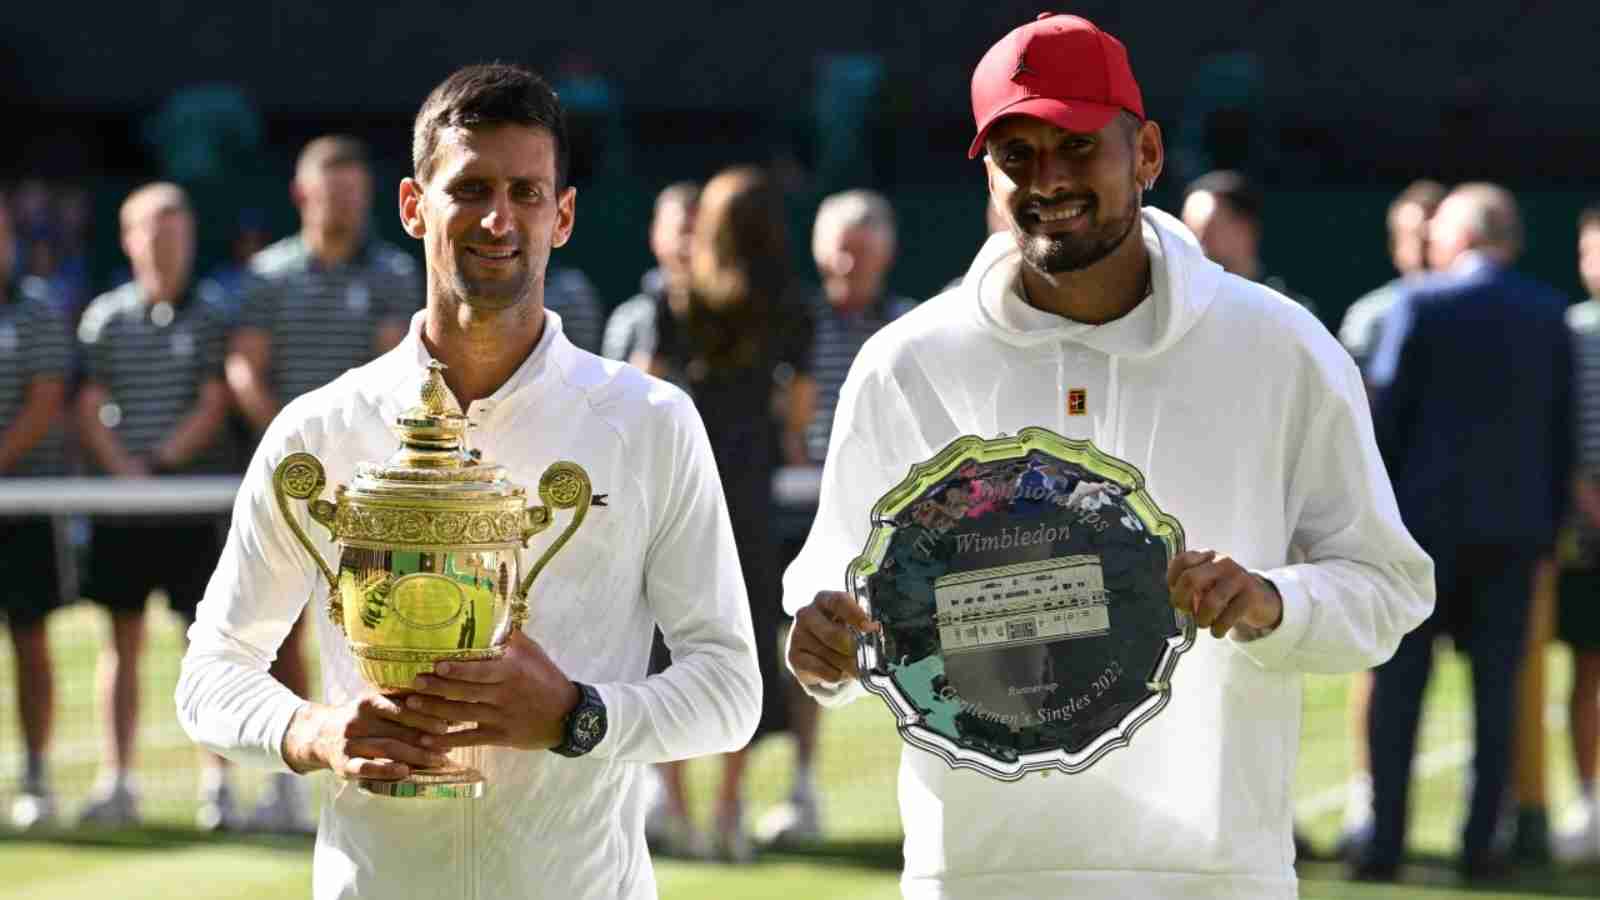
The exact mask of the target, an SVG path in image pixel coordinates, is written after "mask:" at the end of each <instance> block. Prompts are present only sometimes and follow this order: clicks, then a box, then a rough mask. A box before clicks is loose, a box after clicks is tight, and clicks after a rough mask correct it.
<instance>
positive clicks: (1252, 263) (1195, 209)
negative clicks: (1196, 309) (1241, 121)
mask: <svg viewBox="0 0 1600 900" xmlns="http://www.w3.org/2000/svg"><path fill="white" fill-rule="evenodd" d="M1263 206H1264V203H1263V201H1262V196H1261V191H1260V190H1259V189H1258V188H1257V187H1256V186H1255V185H1254V184H1252V183H1251V182H1250V180H1249V179H1248V178H1246V177H1245V176H1244V175H1242V174H1240V173H1238V172H1234V171H1230V170H1226V169H1219V170H1217V171H1215V172H1207V173H1206V174H1204V175H1202V176H1200V177H1199V178H1196V179H1195V180H1194V181H1193V182H1191V183H1190V184H1189V187H1188V189H1187V190H1185V191H1184V197H1183V216H1182V218H1183V224H1185V225H1187V226H1189V230H1190V231H1192V232H1194V236H1195V237H1196V238H1198V239H1199V241H1200V247H1201V249H1203V250H1204V251H1205V254H1206V256H1208V257H1210V258H1211V260H1212V261H1213V262H1215V263H1217V264H1218V265H1220V266H1222V267H1223V268H1224V269H1227V270H1228V271H1229V272H1232V273H1233V274H1235V275H1238V276H1239V277H1240V278H1248V279H1250V280H1251V281H1255V282H1258V283H1260V284H1264V285H1266V286H1267V287H1269V288H1272V289H1273V290H1275V291H1277V292H1278V293H1280V294H1282V295H1284V296H1285V297H1288V298H1289V299H1290V300H1293V301H1294V302H1296V303H1298V304H1300V305H1301V306H1304V307H1305V308H1306V309H1308V310H1311V311H1312V312H1313V313H1314V312H1316V311H1317V306H1316V304H1315V303H1313V302H1312V301H1311V299H1310V298H1309V297H1306V296H1304V295H1302V294H1298V293H1296V292H1294V291H1292V290H1290V289H1289V285H1288V284H1287V283H1286V282H1285V281H1284V280H1283V279H1282V278H1279V277H1278V276H1276V275H1272V274H1269V273H1268V272H1267V270H1266V269H1265V268H1264V267H1263V266H1262V263H1261V235H1262V223H1263V219H1262V209H1263Z"/></svg>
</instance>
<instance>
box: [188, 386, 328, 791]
mask: <svg viewBox="0 0 1600 900" xmlns="http://www.w3.org/2000/svg"><path fill="white" fill-rule="evenodd" d="M293 408H294V405H293V404H291V405H290V407H289V409H288V410H286V411H285V414H284V415H280V416H279V417H278V418H277V420H276V421H274V423H273V425H272V427H270V428H269V429H268V430H267V433H266V435H265V436H264V437H263V438H262V440H261V444H260V446H259V447H257V449H256V453H255V457H254V459H252V460H251V462H250V466H249V468H248V469H247V470H246V473H245V476H244V480H243V483H242V484H241V485H240V488H239V493H238V496H237V497H236V498H235V500H234V505H233V524H232V527H231V528H230V529H229V531H228V540H227V543H226V544H225V545H224V547H223V550H222V556H221V558H220V559H219V560H218V563H217V569H216V572H215V573H213V574H212V576H211V581H210V583H209V585H208V586H207V587H206V593H205V599H204V600H202V601H201V603H200V605H199V608H198V609H197V610H196V612H195V621H194V624H193V625H191V626H190V627H189V649H188V651H187V652H186V653H185V654H184V657H183V667H182V671H181V672H180V674H179V676H178V687H177V695H176V701H177V707H178V720H179V721H180V722H181V723H182V724H183V728H184V730H185V731H186V732H188V734H189V737H190V738H192V739H193V740H194V741H195V743H197V744H199V745H201V746H202V747H205V748H206V749H208V750H211V751H213V752H215V753H219V754H221V755H223V756H226V757H228V758H229V759H232V760H234V761H236V762H241V763H250V764H256V765H263V766H267V767H270V768H275V769H278V770H279V771H289V768H288V766H287V765H286V764H285V763H284V761H283V736H284V733H285V732H286V731H288V729H289V721H290V720H291V719H292V718H293V717H294V714H295V712H296V711H298V710H299V708H300V707H301V706H302V705H304V704H305V703H306V702H307V701H306V700H304V699H302V698H301V697H298V696H296V695H295V694H294V692H292V691H290V690H289V689H288V688H287V687H285V686H284V685H283V684H282V683H281V682H279V681H278V680H277V679H275V678H273V677H272V675H270V674H269V673H268V671H267V669H268V667H269V666H271V665H272V661H273V659H275V658H276V657H277V653H278V647H279V646H280V645H281V644H282V643H283V641H284V638H285V637H287V636H288V634H289V629H290V628H291V627H293V625H294V623H295V620H296V619H298V618H299V617H300V612H301V610H302V609H303V608H304V607H305V605H306V602H307V600H309V599H310V598H311V596H312V594H313V592H314V591H316V590H317V588H318V586H319V585H318V581H319V580H320V579H321V578H322V576H321V575H320V574H319V573H318V572H317V569H316V565H315V563H313V562H312V560H311V558H310V557H309V556H308V555H307V554H306V551H305V548H304V547H302V546H301V545H300V543H299V542H298V541H296V540H295V538H294V535H293V533H292V532H291V531H290V529H289V526H288V521H287V519H286V518H285V517H284V515H283V511H282V510H280V509H279V508H278V504H277V502H276V498H275V496H274V495H273V490H272V471H273V469H274V468H275V467H276V466H277V464H278V462H279V461H280V460H282V459H283V457H285V456H287V455H288V454H289V453H291V452H294V451H295V450H299V449H302V442H301V441H300V439H299V436H298V435H296V434H293V433H292V430H291V429H290V428H289V426H287V425H286V424H285V423H286V422H287V421H289V420H291V419H292V418H293V416H292V415H291V411H292V410H293ZM305 509H306V507H305V505H304V504H294V505H293V506H291V510H292V511H293V514H295V515H298V516H299V517H300V524H301V527H302V528H304V529H305V530H306V533H307V534H310V535H312V537H313V540H314V541H315V542H316V543H318V544H319V546H320V548H321V551H322V553H323V555H324V558H328V559H331V558H333V557H332V550H333V545H332V541H331V540H328V539H326V534H327V532H326V530H325V529H323V528H321V526H318V525H315V524H314V523H312V522H310V517H309V516H308V515H306V514H305ZM321 587H322V588H323V589H324V592H325V590H326V584H325V583H324V584H322V585H321Z"/></svg>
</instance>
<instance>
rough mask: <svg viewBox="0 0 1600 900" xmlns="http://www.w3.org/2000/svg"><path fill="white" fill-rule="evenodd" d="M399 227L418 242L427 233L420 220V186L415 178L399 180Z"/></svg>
mask: <svg viewBox="0 0 1600 900" xmlns="http://www.w3.org/2000/svg"><path fill="white" fill-rule="evenodd" d="M400 227H402V228H404V229H405V230H406V234H409V235H411V236H412V237H414V238H416V239H418V240H421V239H422V236H423V235H424V234H426V233H427V227H426V225H424V223H423V220H422V185H421V184H420V183H419V182H418V181H417V180H416V179H415V178H402V179H400Z"/></svg>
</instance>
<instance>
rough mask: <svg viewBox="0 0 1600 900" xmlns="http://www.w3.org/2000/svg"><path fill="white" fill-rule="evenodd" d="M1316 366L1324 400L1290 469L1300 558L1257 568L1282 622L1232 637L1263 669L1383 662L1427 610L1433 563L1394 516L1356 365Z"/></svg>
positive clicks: (1344, 361)
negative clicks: (1260, 632) (1254, 635)
mask: <svg viewBox="0 0 1600 900" xmlns="http://www.w3.org/2000/svg"><path fill="white" fill-rule="evenodd" d="M1317 371H1318V373H1319V374H1320V376H1321V378H1322V379H1323V381H1324V383H1323V384H1321V385H1319V389H1320V391H1321V392H1322V394H1323V398H1322V401H1321V404H1320V406H1319V407H1317V412H1316V413H1315V415H1313V416H1312V417H1311V419H1310V424H1309V427H1308V428H1307V430H1306V432H1305V433H1304V435H1303V436H1302V440H1301V441H1300V442H1299V444H1298V458H1297V459H1294V460H1292V461H1291V463H1290V466H1289V472H1290V473H1291V474H1290V485H1289V504H1288V512H1289V514H1290V523H1291V527H1292V546H1293V547H1294V548H1295V550H1296V551H1298V554H1299V556H1300V558H1302V559H1303V560H1304V562H1301V563H1298V564H1295V565H1287V566H1280V567H1278V568H1275V569H1267V570H1264V571H1262V572H1260V573H1259V574H1261V575H1263V576H1265V577H1266V578H1268V579H1270V580H1271V581H1272V583H1273V584H1274V585H1275V586H1276V587H1277V588H1278V592H1279V593H1280V594H1281V595H1282V597H1283V621H1282V622H1281V623H1280V624H1279V625H1278V627H1277V628H1276V629H1275V630H1274V631H1272V633H1270V634H1268V635H1267V636H1265V637H1262V638H1259V639H1256V640H1242V639H1238V638H1235V640H1236V645H1237V646H1238V647H1239V648H1240V649H1241V650H1242V651H1243V652H1244V653H1245V654H1246V655H1247V656H1249V657H1250V658H1251V659H1253V660H1254V661H1255V662H1256V663H1257V664H1258V665H1260V666H1261V667H1262V668H1264V669H1272V670H1290V671H1301V672H1329V673H1333V672H1350V671H1356V670H1359V669H1366V668H1371V667H1373V666H1376V665H1378V664H1380V663H1382V662H1384V661H1385V660H1387V659H1388V658H1389V657H1390V656H1392V655H1393V654H1394V651H1395V648H1397V647H1398V646H1399V644H1400V639H1401V638H1402V637H1404V636H1405V634H1406V633H1407V632H1409V631H1411V630H1412V629H1413V628H1415V627H1417V625H1419V624H1421V622H1422V621H1423V620H1424V619H1426V618H1427V617H1428V615H1429V614H1430V613H1432V611H1433V603H1434V584H1433V560H1432V559H1430V558H1429V557H1428V555H1427V554H1426V553H1424V552H1423V551H1422V548H1421V547H1419V546H1418V545H1417V542H1416V541H1415V540H1414V539H1413V538H1412V537H1411V534H1410V532H1408V531H1407V530H1406V527H1405V525H1404V523H1402V522H1401V520H1400V511H1399V509H1398V507H1397V505H1396V503H1395V499H1394V489H1393V488H1392V487H1391V486H1390V484H1389V476H1388V474H1387V472H1385V470H1384V467H1383V461H1382V459H1381V458H1380V457H1379V455H1378V448H1377V444H1376V441H1375V440H1374V438H1373V428H1372V416H1371V414H1370V412H1369V411H1368V408H1367V400H1366V394H1365V391H1364V390H1363V389H1362V384H1361V377H1360V374H1359V373H1358V372H1357V371H1356V368H1355V365H1354V363H1352V362H1351V361H1350V360H1349V359H1348V358H1341V359H1339V360H1337V361H1335V362H1331V363H1328V364H1326V365H1325V366H1323V367H1322V368H1320V369H1318V370H1317ZM1236 634H1237V632H1236Z"/></svg>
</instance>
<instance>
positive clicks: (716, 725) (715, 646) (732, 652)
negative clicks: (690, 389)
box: [591, 391, 776, 763]
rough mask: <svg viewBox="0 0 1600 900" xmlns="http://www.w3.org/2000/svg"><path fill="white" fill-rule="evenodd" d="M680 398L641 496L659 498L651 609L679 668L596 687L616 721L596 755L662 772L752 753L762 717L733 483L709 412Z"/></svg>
mask: <svg viewBox="0 0 1600 900" xmlns="http://www.w3.org/2000/svg"><path fill="white" fill-rule="evenodd" d="M674 396H675V400H674V401H672V402H671V403H670V404H668V408H669V409H670V415H668V416H664V417H663V418H662V423H661V424H662V425H663V426H664V427H662V428H661V429H659V430H658V431H657V432H656V434H657V435H659V436H658V437H655V438H654V439H653V440H652V441H651V443H652V444H653V445H654V446H649V445H646V448H645V452H648V453H650V454H651V455H652V459H653V464H652V465H651V466H648V467H645V475H644V477H645V478H646V479H648V480H647V482H646V483H645V484H643V485H641V489H642V490H647V491H651V492H653V493H654V495H655V499H654V501H653V502H652V504H651V510H652V511H651V514H650V517H651V528H650V538H649V541H650V543H649V546H648V548H647V549H646V551H645V557H644V566H645V570H644V578H643V581H644V591H645V600H646V602H648V603H649V605H650V609H651V611H652V612H653V613H654V614H655V619H656V621H657V623H659V626H660V628H661V633H662V637H663V638H664V640H665V641H666V645H667V648H668V649H669V650H671V651H672V665H670V666H668V667H667V668H666V670H665V671H663V672H661V673H659V674H656V675H652V676H650V677H649V678H646V679H644V680H642V681H630V682H620V681H618V682H608V683H602V684H597V685H595V686H594V687H595V689H596V690H597V691H598V692H599V694H600V696H601V699H602V700H603V701H604V702H605V704H606V717H607V720H608V727H607V730H606V736H605V739H604V740H602V741H601V742H600V744H599V745H597V746H596V747H595V748H594V750H593V751H592V754H591V755H593V756H596V757H600V758H614V759H622V760H627V761H632V762H652V763H653V762H666V761H669V760H675V759H684V758H687V757H691V756H701V755H705V754H710V753H726V752H729V751H732V750H737V749H739V748H740V747H743V746H744V745H745V744H746V743H748V742H749V740H750V736H751V735H752V734H754V733H755V729H756V723H757V721H758V720H759V719H760V718H761V697H762V691H761V673H760V671H759V669H758V668H757V666H756V639H755V634H754V631H753V630H752V628H751V624H750V601H749V598H748V597H747V595H746V592H745V581H744V576H743V575H742V574H741V570H740V568H739V553H738V550H737V549H736V547H735V546H734V541H733V525H732V521H731V520H730V519H729V516H728V506H727V502H726V501H725V499H724V497H723V492H722V482H721V480H720V478H719V476H718V473H717V465H716V461H715V459H714V458H713V457H712V455H711V442H710V440H709V439H708V438H707V437H706V430H705V425H704V424H703V423H702V422H701V420H700V415H699V413H697V412H696V411H695V409H694V407H693V405H692V403H691V402H690V401H689V399H688V397H687V396H685V395H683V394H682V393H681V392H677V391H674ZM758 599H761V600H765V601H766V602H768V603H771V602H773V598H770V597H768V598H758ZM763 637H767V636H763ZM775 637H776V635H773V636H771V638H775ZM769 639H770V638H769Z"/></svg>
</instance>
